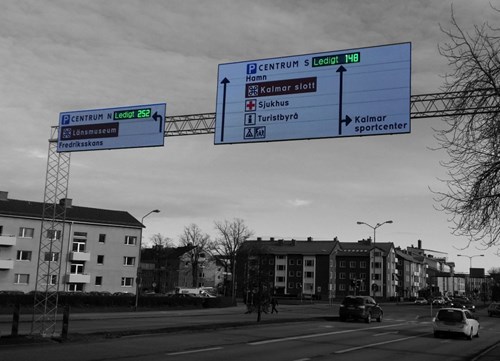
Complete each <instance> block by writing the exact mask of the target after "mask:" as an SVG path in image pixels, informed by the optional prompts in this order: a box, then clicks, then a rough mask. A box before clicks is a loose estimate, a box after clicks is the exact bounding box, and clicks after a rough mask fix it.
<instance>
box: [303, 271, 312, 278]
mask: <svg viewBox="0 0 500 361" xmlns="http://www.w3.org/2000/svg"><path fill="white" fill-rule="evenodd" d="M304 275H305V278H314V272H305V273H304Z"/></svg>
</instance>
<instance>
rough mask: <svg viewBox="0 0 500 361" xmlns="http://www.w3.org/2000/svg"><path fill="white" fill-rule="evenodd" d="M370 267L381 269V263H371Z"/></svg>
mask: <svg viewBox="0 0 500 361" xmlns="http://www.w3.org/2000/svg"><path fill="white" fill-rule="evenodd" d="M372 267H373V268H380V267H382V263H380V262H372Z"/></svg>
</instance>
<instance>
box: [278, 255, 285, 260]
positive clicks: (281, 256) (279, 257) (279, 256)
mask: <svg viewBox="0 0 500 361" xmlns="http://www.w3.org/2000/svg"><path fill="white" fill-rule="evenodd" d="M276 258H277V259H285V256H283V255H278V256H276Z"/></svg>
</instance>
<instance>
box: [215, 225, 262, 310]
mask: <svg viewBox="0 0 500 361" xmlns="http://www.w3.org/2000/svg"><path fill="white" fill-rule="evenodd" d="M215 230H216V231H217V233H218V235H217V237H216V239H215V241H214V242H212V244H211V247H210V249H211V252H212V254H213V255H214V256H216V257H217V258H218V259H219V260H220V262H222V264H223V265H224V268H225V269H226V270H231V276H232V285H231V295H232V297H233V302H235V300H236V293H235V289H234V288H235V284H236V256H237V253H238V250H239V248H240V247H241V245H242V244H243V242H245V241H246V240H247V239H248V238H250V237H251V236H252V235H253V232H252V231H250V230H249V229H248V227H247V226H246V225H245V222H244V221H243V220H242V219H240V218H235V219H233V220H232V221H231V222H230V221H228V220H225V221H224V222H215Z"/></svg>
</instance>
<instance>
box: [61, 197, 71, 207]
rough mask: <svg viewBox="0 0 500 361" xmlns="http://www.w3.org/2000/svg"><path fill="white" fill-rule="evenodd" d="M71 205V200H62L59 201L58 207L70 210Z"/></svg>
mask: <svg viewBox="0 0 500 361" xmlns="http://www.w3.org/2000/svg"><path fill="white" fill-rule="evenodd" d="M72 204H73V200H72V199H71V198H62V199H61V200H60V201H59V205H61V206H64V207H66V208H71V206H72Z"/></svg>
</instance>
